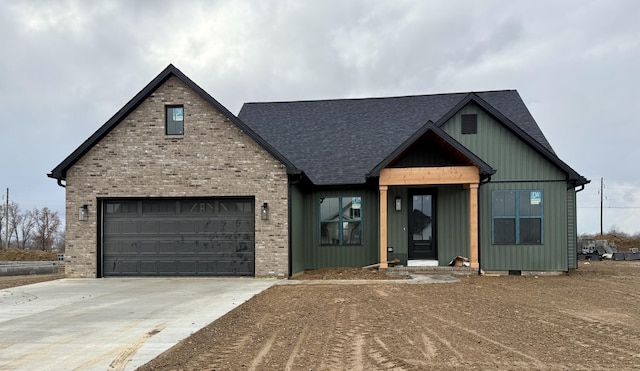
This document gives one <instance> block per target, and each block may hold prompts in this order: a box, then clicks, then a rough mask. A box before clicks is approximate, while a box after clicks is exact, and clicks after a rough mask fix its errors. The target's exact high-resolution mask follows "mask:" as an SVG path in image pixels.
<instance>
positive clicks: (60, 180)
mask: <svg viewBox="0 0 640 371" xmlns="http://www.w3.org/2000/svg"><path fill="white" fill-rule="evenodd" d="M58 185H59V186H60V187H62V188H66V187H67V186H66V184H62V179H58Z"/></svg>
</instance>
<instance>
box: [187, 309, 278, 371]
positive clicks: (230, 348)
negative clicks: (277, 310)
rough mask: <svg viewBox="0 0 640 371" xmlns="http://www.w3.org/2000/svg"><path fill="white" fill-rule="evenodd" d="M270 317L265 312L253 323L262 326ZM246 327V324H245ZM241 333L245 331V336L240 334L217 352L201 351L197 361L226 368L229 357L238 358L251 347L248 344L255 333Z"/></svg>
mask: <svg viewBox="0 0 640 371" xmlns="http://www.w3.org/2000/svg"><path fill="white" fill-rule="evenodd" d="M268 318H269V314H263V315H262V317H260V319H259V320H258V321H257V322H256V323H255V324H253V325H252V327H255V328H260V327H262V326H263V325H264V324H265V323H266V322H267V319H268ZM243 327H244V326H243ZM240 332H241V333H245V335H244V336H240V337H238V338H236V339H233V341H231V342H228V343H225V346H224V347H223V348H222V349H220V350H219V351H217V352H211V351H205V352H202V353H200V354H199V355H198V356H197V357H196V363H198V364H201V365H206V364H209V365H210V366H211V368H210V369H225V368H228V367H229V365H228V364H225V360H228V359H237V358H238V355H239V354H242V352H243V351H245V350H246V349H251V348H250V347H248V346H247V344H249V343H250V341H251V340H252V338H253V336H254V333H253V332H251V331H240Z"/></svg>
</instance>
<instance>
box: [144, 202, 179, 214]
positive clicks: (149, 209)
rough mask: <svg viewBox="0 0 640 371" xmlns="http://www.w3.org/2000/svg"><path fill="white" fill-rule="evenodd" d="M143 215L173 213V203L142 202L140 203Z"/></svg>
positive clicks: (174, 208) (174, 204) (174, 203)
mask: <svg viewBox="0 0 640 371" xmlns="http://www.w3.org/2000/svg"><path fill="white" fill-rule="evenodd" d="M142 212H143V213H175V212H176V202H175V201H144V202H142Z"/></svg>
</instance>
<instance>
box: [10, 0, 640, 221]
mask: <svg viewBox="0 0 640 371" xmlns="http://www.w3.org/2000/svg"><path fill="white" fill-rule="evenodd" d="M637 14H640V2H637V1H632V0H629V1H623V0H614V1H610V2H602V1H562V2H555V1H542V2H541V1H531V2H523V1H517V2H514V1H503V0H493V1H482V2H478V1H462V0H460V1H428V2H421V1H376V2H371V1H364V0H354V1H348V2H344V1H336V0H330V1H322V2H309V1H275V0H268V1H170V0H166V1H162V2H160V1H110V2H88V1H21V2H8V1H7V2H0V34H2V35H5V37H3V46H4V52H3V53H2V54H0V109H1V110H2V112H3V113H4V114H3V116H2V119H1V120H2V121H1V122H2V128H3V133H2V135H1V136H0V148H1V151H2V152H1V154H2V156H3V158H9V159H11V161H7V163H6V164H5V165H4V166H3V170H4V171H3V173H4V174H6V176H3V177H2V180H3V182H0V188H2V189H4V187H5V186H8V187H11V188H12V193H13V195H14V199H15V200H16V201H17V202H19V203H20V204H21V205H23V206H27V207H32V206H40V207H41V206H50V207H54V208H56V209H58V210H62V209H63V206H64V193H63V190H62V189H61V188H59V187H57V185H56V184H55V182H54V181H52V180H50V179H47V178H46V177H45V176H44V174H46V173H47V172H48V171H50V170H51V169H52V168H53V167H54V166H55V165H57V164H58V163H59V162H60V161H62V160H63V159H64V158H65V157H66V156H67V155H68V154H69V153H71V151H73V149H75V148H76V147H77V146H78V145H79V144H80V143H81V142H82V141H83V140H84V139H86V138H87V137H88V136H89V135H91V134H92V133H93V131H95V130H96V129H97V128H98V127H99V126H100V125H102V124H103V123H104V122H105V121H107V120H108V119H109V117H110V116H111V115H113V114H114V113H115V112H116V111H117V110H118V109H120V108H121V107H122V106H123V105H124V104H125V103H126V102H127V101H128V100H129V99H130V98H131V97H133V96H134V95H135V94H136V93H137V92H138V91H139V90H140V89H142V87H143V86H144V85H146V84H147V83H148V82H149V81H150V80H151V79H152V78H153V77H155V75H156V74H157V73H158V72H160V71H161V70H162V69H163V68H164V67H165V66H166V65H167V64H169V63H173V64H175V65H176V66H177V67H178V68H180V69H181V70H182V71H183V72H185V73H186V74H187V75H188V76H190V77H191V78H192V79H193V80H194V81H196V82H197V83H198V84H199V85H200V86H201V87H203V88H204V89H205V90H207V91H208V92H209V93H211V94H212V95H213V96H214V97H215V98H216V99H218V100H219V101H220V102H221V103H223V104H224V105H225V106H227V107H228V108H229V109H230V110H231V111H233V112H236V113H237V112H238V110H239V109H240V106H241V104H242V103H243V102H246V101H275V100H302V99H322V98H342V97H363V96H390V95H408V94H425V93H441V92H454V91H470V90H488V89H518V90H519V92H520V94H521V95H522V97H523V99H524V100H525V102H526V103H527V105H528V106H529V108H530V109H531V111H532V113H533V115H534V117H535V118H536V119H537V121H538V123H539V124H540V126H541V127H542V129H543V131H544V132H545V134H546V135H547V137H548V139H549V141H550V142H551V144H552V145H553V146H554V148H555V149H556V151H557V153H558V154H559V155H560V157H561V158H562V159H564V160H565V161H566V162H567V163H569V164H570V165H571V166H572V167H574V168H575V169H576V170H578V171H579V172H581V173H583V174H584V175H586V176H587V177H589V178H591V179H593V180H594V181H596V182H597V181H599V178H600V177H601V176H602V177H605V179H607V181H608V182H609V184H610V186H611V187H613V188H615V186H616V185H620V187H622V185H624V187H626V188H627V189H626V191H623V193H624V192H627V193H626V196H627V197H626V198H623V199H622V200H623V202H624V203H625V204H633V202H640V199H639V198H638V197H635V194H637V190H638V189H640V172H637V171H634V170H630V169H633V160H634V159H636V158H639V157H640V149H638V146H636V145H635V143H634V142H633V140H634V138H635V137H637V136H638V134H639V129H638V125H637V123H636V122H635V110H634V109H633V108H632V107H634V106H635V104H636V102H637V101H638V98H639V97H638V93H637V91H636V90H635V86H634V85H635V84H634V82H635V80H637V79H638V68H637V60H638V58H639V57H640V45H639V44H640V25H638V23H637V21H636V19H635V18H636V17H637ZM630 162H631V164H629V163H630ZM4 183H6V184H4ZM596 188H597V187H595V186H590V187H588V188H587V189H586V190H585V191H583V192H581V193H580V196H579V206H580V205H582V204H584V205H590V204H592V203H593V202H594V200H596V201H597V197H598V195H597V189H596ZM594 191H595V192H596V194H595V195H594V194H593V192H594ZM612 202H613V201H612ZM614 206H615V205H614ZM636 206H638V207H640V203H639V204H637V205H636ZM621 210H623V209H618V210H616V209H611V210H609V212H610V215H609V216H608V218H609V219H610V220H611V223H607V222H605V226H607V227H608V226H610V225H616V226H617V227H619V228H622V229H623V230H626V231H628V232H632V233H633V232H638V231H640V215H639V214H640V209H624V210H626V211H624V212H623V211H621ZM578 223H579V225H578V229H579V231H581V232H583V231H595V230H597V229H599V210H597V209H590V208H585V209H579V220H578Z"/></svg>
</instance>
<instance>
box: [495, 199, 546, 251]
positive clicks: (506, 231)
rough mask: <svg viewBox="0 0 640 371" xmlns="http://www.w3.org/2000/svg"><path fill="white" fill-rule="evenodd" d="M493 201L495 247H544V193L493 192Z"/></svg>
mask: <svg viewBox="0 0 640 371" xmlns="http://www.w3.org/2000/svg"><path fill="white" fill-rule="evenodd" d="M491 198H492V213H493V225H492V227H493V228H492V232H493V233H492V237H493V243H494V244H496V245H526V244H530V245H531V244H542V243H543V236H544V233H543V228H542V219H543V214H542V212H543V195H542V191H493V193H492V197H491Z"/></svg>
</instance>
